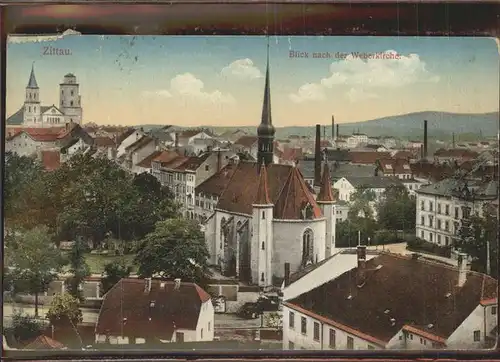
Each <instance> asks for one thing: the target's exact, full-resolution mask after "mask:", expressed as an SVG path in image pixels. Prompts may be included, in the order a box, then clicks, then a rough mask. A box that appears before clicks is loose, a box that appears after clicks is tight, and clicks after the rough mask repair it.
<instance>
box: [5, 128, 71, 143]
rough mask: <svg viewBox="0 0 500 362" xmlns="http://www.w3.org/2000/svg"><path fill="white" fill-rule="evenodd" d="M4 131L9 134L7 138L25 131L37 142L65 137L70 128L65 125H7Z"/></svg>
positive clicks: (52, 140)
mask: <svg viewBox="0 0 500 362" xmlns="http://www.w3.org/2000/svg"><path fill="white" fill-rule="evenodd" d="M6 131H7V134H8V135H9V134H10V136H9V137H8V138H7V140H11V139H13V138H15V137H17V136H19V135H20V134H22V133H25V134H26V135H28V136H29V137H30V138H31V139H33V140H34V141H37V142H54V141H57V140H60V139H63V138H65V137H66V136H67V135H68V134H69V133H70V131H71V130H68V129H66V127H31V128H30V127H9V128H8V129H7V130H6Z"/></svg>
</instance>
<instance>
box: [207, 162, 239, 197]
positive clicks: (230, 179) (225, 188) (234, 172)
mask: <svg viewBox="0 0 500 362" xmlns="http://www.w3.org/2000/svg"><path fill="white" fill-rule="evenodd" d="M242 162H244V161H240V163H238V164H237V165H236V169H235V170H234V171H233V173H232V174H231V176H230V177H229V182H228V183H227V185H226V187H224V191H222V192H221V194H220V196H219V201H217V205H215V207H218V206H219V202H220V200H222V199H223V196H224V194H225V193H226V192H227V189H228V188H229V185H231V182H232V181H233V177H234V175H235V174H236V172H237V171H238V170H239V169H240V165H241V164H242ZM227 166H228V165H226V166H224V167H223V168H222V169H221V170H220V171H219V172H222V170H223V169H224V168H226V167H227ZM219 172H217V173H216V174H218V173H219ZM216 174H213V175H212V177H214V176H215V175H216ZM210 178H211V177H210ZM210 178H208V179H207V181H208V180H209V179H210Z"/></svg>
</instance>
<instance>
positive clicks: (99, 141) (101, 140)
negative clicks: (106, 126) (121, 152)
mask: <svg viewBox="0 0 500 362" xmlns="http://www.w3.org/2000/svg"><path fill="white" fill-rule="evenodd" d="M94 145H95V146H96V147H115V146H116V144H115V141H114V140H113V139H111V138H109V137H95V138H94Z"/></svg>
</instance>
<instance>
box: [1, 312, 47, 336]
mask: <svg viewBox="0 0 500 362" xmlns="http://www.w3.org/2000/svg"><path fill="white" fill-rule="evenodd" d="M5 331H6V333H10V335H11V336H12V337H14V339H15V340H16V342H18V343H20V342H24V341H29V340H30V339H34V338H36V337H38V336H39V335H40V334H41V333H42V325H41V323H40V322H39V321H38V320H37V319H36V318H34V317H32V316H30V315H27V314H22V313H19V312H16V313H14V315H12V324H11V326H10V327H8V328H5Z"/></svg>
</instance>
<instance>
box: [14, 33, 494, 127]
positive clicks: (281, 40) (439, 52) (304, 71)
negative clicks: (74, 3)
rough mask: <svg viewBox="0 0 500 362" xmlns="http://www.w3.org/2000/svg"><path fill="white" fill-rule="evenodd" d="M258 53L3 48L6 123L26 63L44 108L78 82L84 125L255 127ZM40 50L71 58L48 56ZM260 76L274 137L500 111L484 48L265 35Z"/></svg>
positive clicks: (103, 40) (158, 47)
mask: <svg viewBox="0 0 500 362" xmlns="http://www.w3.org/2000/svg"><path fill="white" fill-rule="evenodd" d="M267 45H268V39H267V38H266V37H260V36H232V37H228V36H224V37H222V36H220V37H219V36H217V37H215V36H138V37H132V36H99V35H95V36H94V35H92V36H90V35H84V36H78V35H67V36H64V37H57V36H56V37H48V38H33V37H10V38H9V40H8V46H7V115H11V114H13V113H15V112H16V111H17V110H18V109H19V108H21V106H22V104H23V102H24V96H25V87H26V85H27V83H28V79H29V75H30V71H31V67H32V65H33V64H34V68H35V74H36V79H37V82H38V86H39V87H40V99H41V102H42V105H52V104H55V105H58V103H59V99H58V97H59V83H61V82H62V79H63V77H64V75H65V74H66V73H73V74H75V76H76V77H77V81H78V83H79V84H80V93H81V98H82V106H83V122H84V123H88V122H95V123H97V124H106V125H111V124H113V125H136V124H175V125H181V126H200V125H207V126H222V127H224V126H226V127H230V126H252V125H257V124H258V123H259V122H260V117H261V112H262V98H263V93H264V74H265V68H266V58H267V57H266V54H267ZM48 47H51V48H52V49H54V48H55V49H64V50H66V52H70V53H71V54H68V55H48V53H50V51H47V49H49V48H48ZM291 52H294V54H296V53H307V57H293V56H291ZM327 52H328V53H329V54H325V53H327ZM44 53H45V54H44ZM314 53H323V56H325V55H326V56H327V57H325V58H317V57H314ZM378 54H385V55H384V56H383V57H384V58H383V57H378V58H377V59H374V58H372V59H368V58H366V57H367V56H369V55H371V56H372V57H377V56H378ZM390 57H392V58H393V59H389V58H390ZM269 66H270V82H271V99H272V118H273V124H274V125H275V126H277V127H285V126H308V125H312V124H317V123H320V124H329V122H330V120H331V116H332V115H335V120H336V122H337V123H347V122H360V121H366V120H370V119H375V118H379V117H385V116H391V115H398V114H405V113H411V112H420V111H443V112H455V113H484V112H498V104H499V87H498V84H499V52H498V47H497V43H496V42H495V40H494V39H492V38H475V37H468V38H448V37H439V38H436V37H432V38H431V37H298V36H295V37H288V36H278V37H274V36H273V37H270V38H269Z"/></svg>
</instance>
